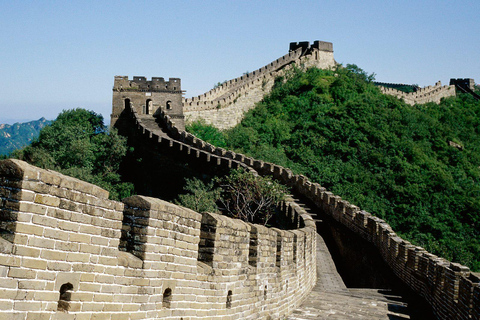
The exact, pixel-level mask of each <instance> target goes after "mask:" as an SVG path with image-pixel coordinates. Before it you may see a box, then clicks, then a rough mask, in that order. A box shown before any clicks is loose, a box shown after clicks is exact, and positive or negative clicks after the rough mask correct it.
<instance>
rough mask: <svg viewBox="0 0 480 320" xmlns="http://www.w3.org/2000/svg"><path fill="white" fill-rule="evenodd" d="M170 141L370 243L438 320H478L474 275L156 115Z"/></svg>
mask: <svg viewBox="0 0 480 320" xmlns="http://www.w3.org/2000/svg"><path fill="white" fill-rule="evenodd" d="M162 116H163V121H165V123H166V124H167V128H168V129H169V130H170V132H171V134H172V136H173V137H174V138H176V139H178V140H179V141H180V142H182V143H186V144H188V145H190V146H195V148H197V149H199V150H204V151H205V152H208V153H211V154H216V155H221V156H223V157H226V158H229V159H231V160H232V161H237V162H240V163H242V164H244V165H246V166H248V167H251V168H253V169H255V170H256V171H257V172H258V173H259V174H262V175H270V176H272V177H273V178H275V179H277V180H279V181H280V182H282V183H284V184H286V185H287V186H289V187H291V188H292V189H293V190H294V191H295V192H297V193H299V194H300V195H302V196H304V197H306V198H307V199H309V200H311V201H312V202H313V203H314V204H315V205H316V206H317V207H318V208H320V209H321V210H322V211H323V212H324V213H325V214H327V215H328V216H331V217H332V218H333V219H335V220H336V221H338V222H339V223H341V224H342V225H344V226H346V227H347V228H348V229H350V230H351V231H353V232H355V233H356V234H358V235H359V236H360V237H362V238H363V239H365V240H366V241H368V242H370V243H372V244H373V245H374V246H375V247H376V248H377V250H378V252H379V254H380V256H381V257H382V258H383V260H384V261H385V262H386V263H387V265H388V266H389V267H390V268H391V270H392V271H393V272H394V274H395V275H396V276H398V278H399V279H400V280H401V281H402V282H404V283H405V284H406V285H407V286H408V287H410V288H411V289H412V290H413V291H414V292H416V293H417V294H419V295H420V296H422V297H424V298H425V300H426V301H427V302H428V303H429V304H430V305H431V306H432V309H433V311H434V313H435V315H436V316H437V317H438V318H439V319H445V320H452V319H458V320H460V319H480V274H478V273H472V272H470V270H469V268H468V267H466V266H463V265H460V264H458V263H452V262H450V261H447V260H445V259H443V258H441V257H438V256H435V255H433V254H431V253H429V252H427V251H426V250H425V249H423V248H421V247H418V246H415V245H413V244H411V243H410V242H408V241H406V240H404V239H402V238H401V237H399V236H398V235H397V234H396V233H395V231H394V230H392V228H391V227H390V226H389V225H388V224H387V223H386V222H385V221H384V220H382V219H380V218H378V217H375V216H373V215H372V214H370V213H369V212H366V211H363V210H361V209H360V208H359V207H357V206H355V205H353V204H350V203H349V202H348V201H345V200H342V199H341V197H339V196H336V195H334V194H333V193H331V192H329V191H328V190H326V189H325V188H323V187H322V186H321V185H319V184H318V183H312V182H311V181H309V180H308V178H307V177H305V176H302V175H294V174H293V173H292V171H291V170H290V169H287V168H283V167H281V166H278V165H275V164H273V163H267V162H263V161H261V160H255V159H253V158H251V157H247V156H245V155H243V154H239V153H235V152H232V151H228V150H225V149H223V148H216V147H214V146H212V145H211V144H209V143H205V142H204V141H202V140H200V139H198V138H196V137H195V136H193V135H192V134H190V133H186V132H184V131H181V130H178V129H177V128H175V127H174V124H173V123H172V121H171V120H170V118H169V117H168V116H167V115H162Z"/></svg>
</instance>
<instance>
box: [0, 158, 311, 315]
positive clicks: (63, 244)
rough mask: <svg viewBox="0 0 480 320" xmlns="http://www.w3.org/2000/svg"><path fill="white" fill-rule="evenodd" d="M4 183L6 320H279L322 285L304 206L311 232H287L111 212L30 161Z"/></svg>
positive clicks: (148, 205) (132, 207) (144, 209)
mask: <svg viewBox="0 0 480 320" xmlns="http://www.w3.org/2000/svg"><path fill="white" fill-rule="evenodd" d="M0 177H1V178H0V198H1V206H0V213H1V217H7V218H6V219H4V220H5V223H3V221H2V225H1V226H2V229H1V233H0V234H1V235H2V237H1V238H0V239H1V240H0V319H15V320H26V319H28V320H33V319H42V320H43V319H76V320H77V319H78V320H83V319H89V320H93V319H184V320H186V319H280V318H281V317H283V316H285V315H287V314H288V313H290V312H291V311H292V310H293V309H294V308H295V307H297V306H298V305H299V304H300V303H301V302H302V301H303V299H304V298H305V296H306V295H307V294H308V293H309V292H310V290H311V288H312V287H313V285H314V284H315V280H314V279H315V278H316V274H315V272H316V271H315V270H316V268H315V250H313V248H315V243H314V241H315V237H314V235H315V225H314V223H313V221H310V220H311V218H310V217H309V216H308V215H307V214H306V213H305V212H304V211H303V210H302V209H301V208H300V207H298V206H295V205H294V204H290V203H286V204H285V205H284V206H283V208H284V211H285V215H290V219H292V218H293V219H297V220H298V221H302V227H301V228H299V229H297V230H291V231H285V230H277V229H269V228H266V227H263V226H260V225H252V224H247V223H244V222H242V221H240V220H233V219H230V218H227V217H224V216H221V215H217V214H212V213H205V214H203V215H202V214H199V213H197V212H193V211H191V210H189V209H186V208H182V207H179V206H176V205H173V204H171V203H168V202H165V201H162V200H159V199H154V198H149V197H143V196H134V197H130V198H127V199H125V200H124V202H123V203H120V202H115V201H111V200H108V193H107V192H106V191H104V190H102V189H100V188H98V187H96V186H93V185H91V184H88V183H85V182H82V181H79V180H76V179H73V178H70V177H67V176H64V175H61V174H58V173H56V172H52V171H47V170H42V169H39V168H36V167H33V166H31V165H28V164H26V163H25V162H22V161H19V160H12V159H8V160H4V161H1V162H0ZM309 219H310V220H309ZM202 243H203V246H202V245H200V244H202ZM252 243H254V246H251V244H252ZM205 244H206V246H205ZM202 248H203V249H206V250H207V251H209V253H210V255H209V259H207V260H205V261H201V260H200V259H199V251H200V252H201V250H202ZM253 262H255V263H253Z"/></svg>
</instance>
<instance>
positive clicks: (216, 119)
mask: <svg viewBox="0 0 480 320" xmlns="http://www.w3.org/2000/svg"><path fill="white" fill-rule="evenodd" d="M292 44H295V43H292ZM292 44H291V46H290V47H291V51H290V52H289V53H288V54H286V55H284V56H283V57H281V58H279V59H277V60H275V61H273V62H271V63H269V64H268V65H266V66H264V67H261V68H260V69H258V70H255V71H253V72H249V73H247V74H245V75H243V76H241V77H238V78H235V79H232V80H229V81H226V82H225V83H223V84H222V85H220V86H219V87H217V88H214V89H212V90H210V91H208V92H206V93H204V94H203V95H200V96H198V97H193V98H188V99H184V102H183V106H184V109H183V111H184V115H185V122H186V123H187V124H188V123H191V122H193V121H196V120H199V119H204V120H205V121H206V122H207V123H208V124H212V125H214V126H215V127H217V128H219V129H228V128H231V127H234V126H235V125H236V124H238V123H239V122H240V121H241V120H242V118H243V115H244V114H245V112H247V111H248V110H250V109H252V108H253V107H254V106H255V103H257V102H259V101H260V100H261V99H262V98H263V97H264V95H265V94H267V93H268V92H270V90H271V88H272V86H273V82H274V79H275V78H276V77H277V76H279V75H282V74H283V72H284V70H285V68H286V67H288V66H289V65H291V64H293V63H295V64H296V65H298V66H300V65H303V66H305V67H313V66H315V67H318V68H321V69H327V68H332V67H334V66H335V64H336V63H335V60H334V58H333V46H332V44H331V43H330V42H320V41H315V42H314V43H313V44H312V45H309V43H308V42H305V43H302V44H305V45H304V46H298V44H297V45H296V46H293V47H292Z"/></svg>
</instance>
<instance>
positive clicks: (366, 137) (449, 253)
mask: <svg viewBox="0 0 480 320" xmlns="http://www.w3.org/2000/svg"><path fill="white" fill-rule="evenodd" d="M372 81H373V75H368V74H367V73H366V72H364V71H363V70H361V69H360V68H358V67H357V66H355V65H347V66H346V67H338V68H337V69H336V70H319V69H308V70H306V71H302V70H299V69H298V68H297V69H292V70H291V71H290V72H288V73H287V74H286V75H285V76H284V77H282V78H277V79H276V81H275V85H274V87H273V89H272V91H271V93H270V94H269V95H267V96H266V97H265V98H264V100H263V101H262V102H260V103H259V104H258V105H257V106H256V108H254V109H253V110H251V111H250V112H248V113H247V114H246V116H245V118H244V119H243V121H242V122H241V123H240V124H239V125H237V126H236V127H234V128H232V129H230V130H227V131H224V132H220V131H218V130H216V129H215V128H214V127H211V126H208V125H205V123H202V122H197V123H194V124H192V125H190V126H189V127H188V128H187V130H189V131H190V132H192V133H193V134H195V135H197V136H198V137H200V138H202V139H204V140H207V141H209V142H211V143H212V144H215V145H217V146H222V147H225V148H229V149H233V150H235V151H237V152H241V153H244V154H247V155H250V156H253V157H255V158H258V159H263V160H265V161H269V162H274V163H277V164H279V165H282V166H285V167H289V168H291V169H292V170H293V171H294V172H295V173H302V174H305V175H306V176H308V177H309V178H310V179H311V180H312V181H314V182H318V183H320V184H321V185H322V186H324V187H326V188H327V189H328V190H330V191H332V192H333V193H335V194H337V195H340V196H341V197H342V198H344V199H346V200H348V201H349V202H351V203H353V204H356V205H358V206H360V207H361V208H362V209H364V210H367V211H369V212H371V213H372V214H374V215H376V216H379V217H380V218H382V219H385V220H386V221H387V222H388V223H389V224H390V225H391V226H392V227H393V229H394V230H395V231H396V232H397V233H398V234H399V235H401V236H402V237H404V238H405V239H407V240H409V241H411V242H412V243H415V244H416V245H420V246H423V247H424V248H426V249H427V250H428V251H430V252H432V253H435V254H437V255H439V256H442V257H444V258H446V259H449V260H452V261H457V262H460V263H462V264H465V265H467V266H469V267H470V268H471V269H472V270H474V271H480V237H479V236H480V102H479V101H476V100H474V99H473V97H471V96H470V95H466V94H458V95H457V97H451V98H447V99H444V100H443V101H442V102H441V103H440V104H434V103H428V104H424V105H415V106H409V105H407V104H405V103H404V102H403V101H401V100H398V99H397V98H394V97H392V96H387V95H383V94H381V93H380V90H379V89H378V88H376V87H375V85H374V84H373V82H372Z"/></svg>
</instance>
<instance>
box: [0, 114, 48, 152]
mask: <svg viewBox="0 0 480 320" xmlns="http://www.w3.org/2000/svg"><path fill="white" fill-rule="evenodd" d="M50 123H51V121H49V120H46V119H45V118H41V119H39V120H36V121H30V122H25V123H15V124H13V125H9V124H0V155H7V154H9V153H10V152H12V151H14V150H16V149H20V148H23V147H24V146H26V145H28V144H29V143H30V142H32V140H33V139H35V138H36V137H38V134H39V133H40V130H41V129H42V128H43V127H45V126H47V125H49V124H50Z"/></svg>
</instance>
